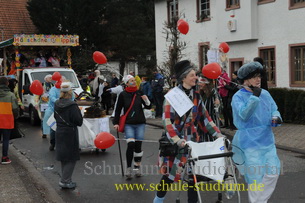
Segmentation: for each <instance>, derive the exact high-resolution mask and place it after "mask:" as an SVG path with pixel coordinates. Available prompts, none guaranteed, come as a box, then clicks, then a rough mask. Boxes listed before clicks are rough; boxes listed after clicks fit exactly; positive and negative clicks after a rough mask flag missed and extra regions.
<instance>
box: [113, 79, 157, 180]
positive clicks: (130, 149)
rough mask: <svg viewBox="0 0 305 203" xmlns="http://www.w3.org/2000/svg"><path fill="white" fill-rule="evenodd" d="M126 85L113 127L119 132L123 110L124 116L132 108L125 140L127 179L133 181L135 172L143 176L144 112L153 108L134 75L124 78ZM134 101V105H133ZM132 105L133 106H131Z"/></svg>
mask: <svg viewBox="0 0 305 203" xmlns="http://www.w3.org/2000/svg"><path fill="white" fill-rule="evenodd" d="M123 81H124V83H125V85H126V87H125V90H124V91H122V92H121V93H120V94H119V96H118V100H117V103H116V107H115V114H114V118H113V127H114V129H115V130H117V131H118V130H119V127H120V126H119V123H120V116H121V112H122V110H123V111H124V114H126V112H127V111H128V109H129V108H130V111H129V113H128V115H127V118H126V122H125V127H124V131H125V138H126V141H127V150H126V162H127V171H126V178H127V179H131V178H132V175H133V171H134V172H135V175H136V176H137V177H140V176H142V172H141V160H142V156H143V151H142V140H143V139H144V134H145V124H146V119H145V115H144V111H143V106H144V108H146V109H150V108H151V103H150V101H149V99H148V97H147V96H146V95H144V94H143V92H142V91H139V90H138V87H137V84H136V80H135V78H134V77H133V76H132V75H127V76H125V77H124V78H123ZM132 101H134V102H133V104H132ZM131 104H132V105H131ZM132 162H134V169H133V170H132V166H131V165H132Z"/></svg>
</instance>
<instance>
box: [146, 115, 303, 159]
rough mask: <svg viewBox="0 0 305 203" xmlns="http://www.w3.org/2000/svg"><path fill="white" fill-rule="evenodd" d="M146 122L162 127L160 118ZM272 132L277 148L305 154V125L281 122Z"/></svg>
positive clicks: (232, 132) (230, 133)
mask: <svg viewBox="0 0 305 203" xmlns="http://www.w3.org/2000/svg"><path fill="white" fill-rule="evenodd" d="M146 123H147V124H148V125H154V126H157V127H160V128H163V125H162V119H161V118H156V119H147V120H146ZM220 130H221V132H222V133H223V134H224V135H226V136H228V137H233V136H234V134H235V131H234V130H233V131H232V130H230V129H225V128H221V129H220ZM273 133H274V136H275V143H276V147H277V148H279V149H283V150H288V151H292V152H297V153H302V154H305V125H296V124H288V123H283V124H282V125H281V126H280V127H276V128H273ZM160 136H161V135H160Z"/></svg>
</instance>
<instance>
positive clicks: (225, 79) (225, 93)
mask: <svg viewBox="0 0 305 203" xmlns="http://www.w3.org/2000/svg"><path fill="white" fill-rule="evenodd" d="M230 82H231V80H230V78H229V76H228V74H227V73H226V72H223V73H222V74H221V75H220V79H219V81H218V85H219V94H220V96H221V97H227V96H228V92H229V90H227V89H226V88H225V86H226V85H227V84H230Z"/></svg>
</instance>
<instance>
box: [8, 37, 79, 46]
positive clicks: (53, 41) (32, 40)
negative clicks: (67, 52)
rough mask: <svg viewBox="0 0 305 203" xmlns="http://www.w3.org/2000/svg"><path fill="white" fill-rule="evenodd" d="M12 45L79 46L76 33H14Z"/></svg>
mask: <svg viewBox="0 0 305 203" xmlns="http://www.w3.org/2000/svg"><path fill="white" fill-rule="evenodd" d="M13 45H14V46H79V36H78V35H25V34H21V35H14V42H13Z"/></svg>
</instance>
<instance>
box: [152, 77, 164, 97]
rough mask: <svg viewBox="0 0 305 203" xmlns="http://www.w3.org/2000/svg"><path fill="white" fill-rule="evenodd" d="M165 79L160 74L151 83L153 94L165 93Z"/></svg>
mask: <svg viewBox="0 0 305 203" xmlns="http://www.w3.org/2000/svg"><path fill="white" fill-rule="evenodd" d="M163 86H164V78H163V76H162V75H161V74H160V73H157V74H156V76H155V79H154V80H152V81H151V89H152V92H153V93H154V92H163Z"/></svg>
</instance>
